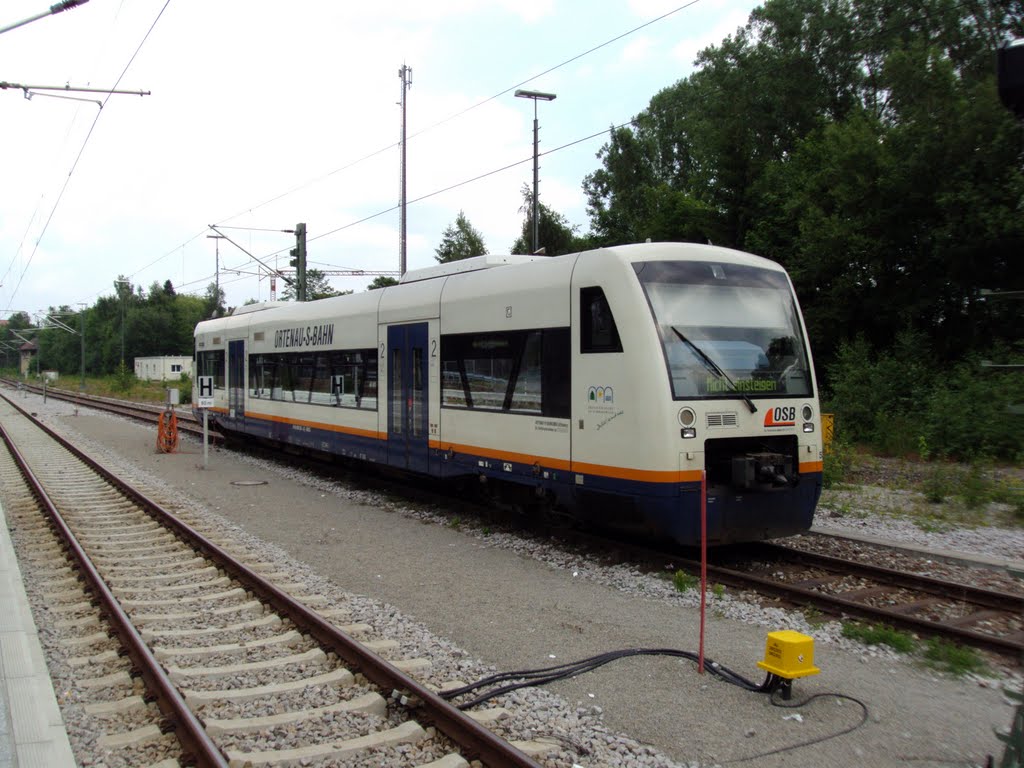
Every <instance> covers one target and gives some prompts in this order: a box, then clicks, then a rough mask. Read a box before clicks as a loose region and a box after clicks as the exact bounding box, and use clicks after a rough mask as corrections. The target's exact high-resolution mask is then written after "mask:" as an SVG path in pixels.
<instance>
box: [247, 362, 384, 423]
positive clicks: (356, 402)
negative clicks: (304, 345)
mask: <svg viewBox="0 0 1024 768" xmlns="http://www.w3.org/2000/svg"><path fill="white" fill-rule="evenodd" d="M249 395H250V396H251V397H253V398H264V399H268V400H286V401H288V402H292V403H311V404H313V405H326V406H334V407H342V408H362V409H366V410H376V409H377V356H376V354H375V350H372V349H357V350H330V351H326V352H285V353H281V354H266V355H250V356H249Z"/></svg>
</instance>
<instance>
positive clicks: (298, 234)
mask: <svg viewBox="0 0 1024 768" xmlns="http://www.w3.org/2000/svg"><path fill="white" fill-rule="evenodd" d="M290 254H291V256H292V259H291V261H290V262H289V263H290V264H291V265H292V266H293V267H295V298H296V299H298V300H299V301H305V300H306V225H305V224H304V223H302V222H300V223H298V224H296V225H295V247H294V248H292V249H291V251H290Z"/></svg>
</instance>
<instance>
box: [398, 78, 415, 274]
mask: <svg viewBox="0 0 1024 768" xmlns="http://www.w3.org/2000/svg"><path fill="white" fill-rule="evenodd" d="M398 76H399V77H400V78H402V100H401V101H399V102H398V103H399V104H400V105H401V107H402V160H401V177H402V181H401V191H400V194H399V216H398V218H399V224H398V273H399V274H400V275H404V274H405V241H406V237H405V177H406V164H405V159H406V155H405V102H406V98H405V93H406V91H408V90H409V89H410V88H412V67H409V66H406V65H405V64H403V65H402V68H401V69H400V70H398Z"/></svg>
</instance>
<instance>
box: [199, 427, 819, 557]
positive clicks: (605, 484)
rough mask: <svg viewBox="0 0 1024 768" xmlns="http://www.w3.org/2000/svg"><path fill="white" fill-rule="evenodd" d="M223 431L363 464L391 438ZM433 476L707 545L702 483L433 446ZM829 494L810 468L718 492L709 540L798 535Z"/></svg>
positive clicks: (378, 456)
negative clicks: (521, 491) (533, 494)
mask: <svg viewBox="0 0 1024 768" xmlns="http://www.w3.org/2000/svg"><path fill="white" fill-rule="evenodd" d="M215 421H216V422H217V423H218V424H219V425H220V426H221V428H223V429H227V430H230V431H233V432H236V433H244V434H247V435H251V436H253V437H257V438H261V439H265V440H273V441H277V442H281V443H287V444H289V445H295V446H299V447H301V448H306V449H309V450H314V451H320V452H323V453H329V454H334V455H338V456H343V457H346V458H351V459H356V460H360V461H369V462H374V463H378V464H386V463H387V458H388V444H387V441H386V440H381V439H378V438H372V437H363V436H360V435H351V434H348V433H344V432H334V431H331V430H324V429H317V428H315V427H306V426H303V425H293V424H288V423H283V422H276V421H270V420H267V419H261V418H258V417H253V416H246V417H245V418H244V419H231V418H229V417H227V416H224V415H221V414H218V415H217V417H216V419H215ZM428 466H429V474H430V475H432V476H434V477H440V478H455V477H465V476H467V475H484V476H485V477H488V478H490V479H495V480H503V481H507V482H512V483H519V484H523V485H527V486H529V487H531V488H538V487H539V488H542V489H543V490H545V491H548V492H550V493H551V494H553V496H554V497H555V499H556V502H557V503H558V504H559V505H561V506H564V507H566V508H568V509H569V510H570V511H571V512H572V513H573V514H574V515H575V516H577V517H578V518H579V519H581V520H582V521H583V522H586V523H588V524H590V525H596V526H602V527H608V528H616V529H627V530H631V531H635V532H637V533H644V534H648V535H654V536H657V537H659V538H668V539H673V540H675V541H677V542H678V543H680V544H683V545H697V544H699V543H700V527H701V526H700V483H649V482H642V481H637V480H621V479H617V478H611V477H606V476H601V475H581V477H582V482H577V480H576V478H577V475H578V474H579V473H575V472H569V471H566V470H561V469H550V468H545V467H537V466H535V465H532V464H522V463H515V462H503V461H501V460H499V459H494V458H488V457H484V456H478V455H474V454H467V453H456V454H447V453H446V452H444V451H442V450H439V449H431V450H430V456H429V464H428ZM820 495H821V473H820V472H815V473H807V474H803V475H801V477H800V482H799V483H798V484H797V485H796V486H794V487H792V488H782V489H772V490H769V491H759V492H754V491H751V492H746V493H739V492H737V491H736V490H735V489H714V488H713V489H711V490H710V492H709V494H708V504H707V537H708V542H709V543H715V544H728V543H733V542H741V541H752V540H760V539H765V538H776V537H781V536H790V535H793V534H795V533H799V532H801V531H805V530H807V529H809V528H810V527H811V522H812V520H813V517H814V508H815V506H816V505H817V502H818V498H819V496H820Z"/></svg>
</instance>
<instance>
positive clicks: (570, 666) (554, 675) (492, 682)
mask: <svg viewBox="0 0 1024 768" xmlns="http://www.w3.org/2000/svg"><path fill="white" fill-rule="evenodd" d="M630 656H672V657H675V658H680V659H689V660H690V661H693V662H699V660H700V657H699V656H698V655H697V654H696V653H692V652H690V651H680V650H676V649H673V648H626V649H623V650H619V651H609V652H607V653H602V654H598V655H597V656H591V657H589V658H586V659H580V660H579V661H570V662H566V663H565V664H556V665H554V666H551V667H542V668H539V669H526V670H520V671H517V672H502V673H499V674H497V675H491V676H489V677H485V678H483V679H481V680H477V681H476V682H475V683H470V684H469V685H464V686H462V687H461V688H453V689H451V690H447V691H443V692H441V693H440V696H441V698H443V699H446V700H449V701H451V700H452V699H457V698H459V697H460V696H465V695H466V694H470V693H474V692H476V691H479V690H481V689H483V688H489V687H490V686H498V687H496V688H490V690H488V691H486V692H485V693H482V694H480V695H479V696H477V697H476V698H474V699H471V700H469V701H465V702H462V703H459V704H456V705H455V706H457V707H458V708H459V709H462V710H465V709H472V708H473V707H476V706H478V705H480V704H483V703H484V702H485V701H490V700H491V699H493V698H495V697H497V696H501V695H502V694H505V693H511V692H512V691H517V690H519V689H520V688H528V687H531V686H536V685H544V684H546V683H553V682H555V681H557V680H567V679H569V678H570V677H575V676H576V675H581V674H583V673H584V672H590V671H592V670H595V669H597V668H599V667H603V666H604V665H605V664H608V663H609V662H612V661H616V660H618V659H624V658H628V657H630ZM704 668H705V669H706V670H707V671H708V672H709V673H711V674H712V675H714V676H716V677H718V678H721V679H722V680H724V681H725V682H727V683H731V684H732V685H736V686H739V687H740V688H743V689H744V690H747V691H750V692H751V693H767V694H768V695H769V697H770V701H771V703H772V706H775V707H782V708H783V709H800V708H801V707H805V706H807V705H808V704H810V703H811V702H812V701H814V700H815V699H821V698H825V697H832V698H836V699H844V700H846V701H852V702H853V703H854V704H856V705H857V706H859V707H860V708H861V718H860V720H859V721H858V722H857V723H855V724H854V725H851V726H850V727H848V728H844V729H843V730H841V731H837V732H835V733H829V734H826V735H824V736H819V737H817V738H814V739H810V740H808V741H802V742H799V743H797V744H791V745H789V746H787V747H779V748H778V749H773V750H770V751H768V752H760V753H758V754H756V755H750V756H749V757H741V758H737V759H735V760H726V761H725V762H724V763H723V764H726V765H728V764H732V763H743V762H747V761H749V760H755V759H757V758H761V757H767V756H768V755H777V754H779V753H781V752H788V751H790V750H793V749H799V748H800V747H807V746H811V745H813V744H820V743H822V742H824V741H828V740H829V739H834V738H836V737H837V736H842V735H844V734H847V733H850V732H851V731H855V730H857V729H858V728H860V727H861V726H862V725H864V723H866V722H867V719H868V707H867V704H865V703H864V702H863V701H861V700H860V699H856V698H854V697H853V696H847V695H846V694H844V693H816V694H814V695H812V696H808V697H807V698H806V699H804V700H803V701H800V702H797V703H795V704H788V703H783V701H780V700H779V699H778V698H777V695H781V696H782V698H783V700H788V697H789V692H790V690H791V683H792V681H791V680H788V679H786V678H783V677H780V676H778V675H776V674H774V673H768V675H767V677H765V680H764V682H763V683H761V684H760V685H758V684H757V683H754V682H752V681H751V680H748V679H747V678H745V677H743V676H742V675H740V674H738V673H737V672H734V671H732V670H731V669H729V668H728V667H725V666H723V665H721V664H719V663H718V662H715V661H711V660H710V659H704ZM508 681H517V682H509V683H508V684H507V685H501V684H502V683H506V682H508Z"/></svg>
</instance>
